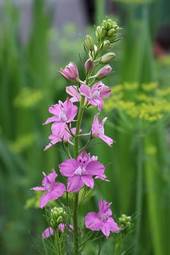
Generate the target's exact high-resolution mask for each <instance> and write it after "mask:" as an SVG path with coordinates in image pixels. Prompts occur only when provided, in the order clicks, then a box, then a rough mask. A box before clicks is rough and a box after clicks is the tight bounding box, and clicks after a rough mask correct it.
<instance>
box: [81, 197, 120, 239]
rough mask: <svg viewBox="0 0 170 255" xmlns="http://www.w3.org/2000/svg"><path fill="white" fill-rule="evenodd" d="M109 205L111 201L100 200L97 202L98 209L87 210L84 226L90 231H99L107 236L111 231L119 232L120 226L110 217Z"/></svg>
mask: <svg viewBox="0 0 170 255" xmlns="http://www.w3.org/2000/svg"><path fill="white" fill-rule="evenodd" d="M110 205H111V203H108V202H106V201H104V200H100V201H99V203H98V207H99V211H98V212H89V213H88V214H87V215H86V216H85V226H86V228H88V229H91V230H92V231H101V232H102V233H103V234H104V235H105V236H106V237H109V235H110V233H111V232H113V233H117V232H119V231H120V227H119V226H118V224H117V223H116V222H115V221H114V219H113V217H112V211H111V209H110Z"/></svg>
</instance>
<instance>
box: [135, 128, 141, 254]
mask: <svg viewBox="0 0 170 255" xmlns="http://www.w3.org/2000/svg"><path fill="white" fill-rule="evenodd" d="M136 188H137V190H136V214H137V223H136V235H135V239H136V240H135V249H134V254H135V255H136V254H138V251H139V250H138V249H139V239H140V231H141V214H142V197H143V140H142V136H141V128H140V127H139V142H138V156H137V187H136Z"/></svg>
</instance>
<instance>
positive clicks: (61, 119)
mask: <svg viewBox="0 0 170 255" xmlns="http://www.w3.org/2000/svg"><path fill="white" fill-rule="evenodd" d="M48 111H49V112H50V113H51V114H53V116H52V117H50V118H48V119H47V120H46V121H45V123H44V124H45V125H46V124H48V123H52V122H56V123H70V122H72V121H73V120H74V118H75V116H76V114H77V106H75V105H74V104H73V103H72V102H71V101H70V100H69V99H67V100H66V101H65V102H62V101H59V102H58V104H55V105H52V106H50V107H49V109H48Z"/></svg>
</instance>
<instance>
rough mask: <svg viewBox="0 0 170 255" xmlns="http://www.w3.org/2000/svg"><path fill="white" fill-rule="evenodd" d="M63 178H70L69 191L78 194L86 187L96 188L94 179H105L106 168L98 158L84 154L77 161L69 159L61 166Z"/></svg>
mask: <svg viewBox="0 0 170 255" xmlns="http://www.w3.org/2000/svg"><path fill="white" fill-rule="evenodd" d="M59 168H60V172H61V174H62V175H63V176H66V177H68V182H67V191H68V192H78V191H79V190H80V189H81V188H82V187H83V186H84V185H86V186H87V187H89V188H91V189H92V188H93V187H94V179H93V178H94V177H95V178H98V179H102V180H103V179H105V178H106V176H105V175H104V171H105V167H104V165H103V164H101V163H100V162H99V161H98V160H97V157H95V156H90V154H88V153H87V152H85V151H84V152H82V153H81V154H80V155H79V156H78V157H77V158H76V159H67V160H65V161H64V162H63V163H61V164H60V166H59Z"/></svg>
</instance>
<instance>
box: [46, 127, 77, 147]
mask: <svg viewBox="0 0 170 255" xmlns="http://www.w3.org/2000/svg"><path fill="white" fill-rule="evenodd" d="M75 132H76V128H71V129H70V130H69V128H68V125H67V124H65V123H53V124H52V126H51V134H50V135H49V137H48V138H49V141H50V142H49V144H47V145H46V146H45V149H44V150H47V149H49V148H50V147H51V146H53V145H55V144H56V143H58V142H62V141H64V142H68V143H71V138H72V135H74V134H75Z"/></svg>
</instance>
